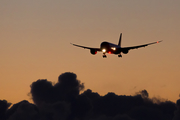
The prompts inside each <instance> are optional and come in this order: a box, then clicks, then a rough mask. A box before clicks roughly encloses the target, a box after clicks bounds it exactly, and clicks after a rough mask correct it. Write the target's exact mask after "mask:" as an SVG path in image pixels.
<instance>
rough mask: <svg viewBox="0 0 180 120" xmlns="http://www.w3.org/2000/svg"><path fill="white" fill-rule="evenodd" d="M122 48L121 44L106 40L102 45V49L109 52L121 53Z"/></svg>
mask: <svg viewBox="0 0 180 120" xmlns="http://www.w3.org/2000/svg"><path fill="white" fill-rule="evenodd" d="M120 48H121V47H120V46H118V45H116V44H113V43H110V42H106V41H104V42H102V43H101V45H100V49H101V51H102V52H103V53H109V54H119V53H120V52H121V50H120Z"/></svg>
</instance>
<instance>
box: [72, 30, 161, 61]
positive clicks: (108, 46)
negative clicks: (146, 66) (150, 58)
mask: <svg viewBox="0 0 180 120" xmlns="http://www.w3.org/2000/svg"><path fill="white" fill-rule="evenodd" d="M121 38H122V33H121V34H120V37H119V43H118V44H117V45H116V44H113V43H110V42H106V41H104V42H102V43H101V45H100V48H91V47H85V46H81V45H76V44H72V43H71V44H72V45H74V46H77V47H81V48H84V49H90V52H91V54H93V55H95V54H96V53H97V51H100V52H103V58H106V57H107V56H106V53H109V54H118V57H122V55H121V53H124V54H127V53H128V52H129V50H131V49H137V48H141V47H146V46H148V45H152V44H156V43H160V42H162V40H161V41H157V42H153V43H148V44H143V45H138V46H131V47H121Z"/></svg>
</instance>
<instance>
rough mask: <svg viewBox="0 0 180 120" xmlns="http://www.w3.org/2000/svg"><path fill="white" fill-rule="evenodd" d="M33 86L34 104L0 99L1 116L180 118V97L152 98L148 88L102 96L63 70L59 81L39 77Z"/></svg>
mask: <svg viewBox="0 0 180 120" xmlns="http://www.w3.org/2000/svg"><path fill="white" fill-rule="evenodd" d="M30 87H31V91H30V94H31V97H32V100H33V102H34V104H32V103H29V102H28V101H26V100H23V101H21V102H19V103H16V104H14V105H13V106H12V107H10V105H11V104H10V103H8V102H7V101H6V100H0V120H180V100H177V103H173V102H171V101H168V100H160V99H157V98H152V99H151V98H149V94H148V92H147V91H146V90H142V91H139V92H137V93H136V94H135V95H133V96H127V95H116V94H115V93H113V92H109V93H107V94H106V95H104V96H101V95H99V94H98V93H96V92H92V90H90V89H88V90H85V91H83V90H84V84H83V83H81V82H80V81H79V80H78V79H77V75H76V74H74V73H70V72H66V73H63V74H61V75H60V76H59V78H58V82H57V83H56V84H52V82H50V81H48V80H47V79H39V80H37V81H35V82H33V83H32V84H31V85H30ZM80 92H81V94H80ZM9 107H10V108H9Z"/></svg>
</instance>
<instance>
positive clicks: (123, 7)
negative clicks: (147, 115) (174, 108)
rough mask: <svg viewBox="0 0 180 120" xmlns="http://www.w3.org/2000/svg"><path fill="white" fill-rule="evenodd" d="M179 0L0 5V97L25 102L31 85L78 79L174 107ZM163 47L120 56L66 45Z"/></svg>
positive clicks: (9, 1)
mask: <svg viewBox="0 0 180 120" xmlns="http://www.w3.org/2000/svg"><path fill="white" fill-rule="evenodd" d="M179 6H180V1H179V0H0V56H1V57H0V99H6V100H8V101H9V102H12V103H17V102H19V101H21V100H24V99H26V100H29V101H31V102H32V100H30V97H29V96H28V95H27V94H28V93H29V92H30V85H31V83H32V82H34V81H36V80H38V79H47V80H49V81H52V82H54V83H56V82H57V79H58V76H59V75H60V74H62V73H64V72H73V73H75V74H77V77H78V79H79V80H80V81H81V82H82V83H84V85H85V90H86V89H91V90H92V91H93V92H98V93H99V94H101V95H104V94H106V93H108V92H114V93H116V94H118V95H134V94H135V93H136V92H138V91H140V90H143V89H146V90H147V91H148V93H149V95H150V97H161V98H164V99H168V100H171V101H173V102H175V101H176V100H177V99H179V94H180V63H179V62H180V47H179V46H180V7H179ZM120 33H123V35H122V46H124V47H126V46H134V45H141V44H146V43H151V42H156V41H158V40H163V42H161V43H159V44H155V45H151V46H147V47H145V48H140V49H137V50H131V51H130V52H129V53H128V54H126V55H125V54H123V57H122V58H118V56H117V55H109V54H108V55H107V58H102V53H101V52H99V53H97V54H96V55H91V54H90V51H89V50H86V49H82V48H78V47H75V46H72V45H71V44H70V43H75V44H80V45H84V46H88V47H96V48H99V47H100V44H101V42H103V41H109V42H112V43H116V44H117V43H118V39H119V34H120Z"/></svg>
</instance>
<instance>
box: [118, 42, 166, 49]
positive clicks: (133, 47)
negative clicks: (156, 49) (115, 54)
mask: <svg viewBox="0 0 180 120" xmlns="http://www.w3.org/2000/svg"><path fill="white" fill-rule="evenodd" d="M160 42H162V40H161V41H157V42H153V43H148V44H144V45H138V46H132V47H123V48H121V49H125V50H130V49H138V48H141V47H146V46H148V45H152V44H156V43H160Z"/></svg>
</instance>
